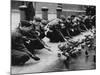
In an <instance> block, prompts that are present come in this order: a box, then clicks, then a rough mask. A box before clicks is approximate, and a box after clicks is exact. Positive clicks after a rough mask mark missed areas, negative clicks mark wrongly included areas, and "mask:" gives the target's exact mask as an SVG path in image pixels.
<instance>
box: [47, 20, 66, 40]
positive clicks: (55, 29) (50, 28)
mask: <svg viewBox="0 0 100 75" xmlns="http://www.w3.org/2000/svg"><path fill="white" fill-rule="evenodd" d="M59 22H60V19H58V18H57V19H54V20H52V21H51V22H49V23H48V25H47V34H46V36H47V37H48V38H49V39H50V42H59V41H61V42H62V41H64V39H63V37H62V36H61V34H60V33H59V30H60V29H61V25H60V24H59Z"/></svg>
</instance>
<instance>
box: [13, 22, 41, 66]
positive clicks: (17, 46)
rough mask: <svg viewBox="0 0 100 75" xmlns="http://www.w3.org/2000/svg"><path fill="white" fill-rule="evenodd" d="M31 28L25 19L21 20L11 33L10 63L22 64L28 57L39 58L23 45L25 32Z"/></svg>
mask: <svg viewBox="0 0 100 75" xmlns="http://www.w3.org/2000/svg"><path fill="white" fill-rule="evenodd" d="M31 29H32V27H31V24H30V23H29V22H27V21H21V23H20V25H19V27H18V28H16V29H15V31H13V32H12V33H11V64H12V65H24V64H25V62H27V61H28V60H29V59H30V57H32V58H33V59H34V60H36V61H37V60H40V58H39V57H37V56H36V55H34V54H32V53H31V52H30V51H29V50H28V49H27V48H26V46H25V44H24V43H25V40H24V39H27V38H26V36H28V34H27V32H29V31H30V30H31Z"/></svg>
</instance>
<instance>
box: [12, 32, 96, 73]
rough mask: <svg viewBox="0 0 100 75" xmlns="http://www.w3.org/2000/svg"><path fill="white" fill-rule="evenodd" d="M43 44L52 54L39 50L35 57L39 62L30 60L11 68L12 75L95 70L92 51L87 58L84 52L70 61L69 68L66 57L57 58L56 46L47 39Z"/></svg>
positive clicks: (79, 37) (82, 36)
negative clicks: (47, 46) (45, 44)
mask: <svg viewBox="0 0 100 75" xmlns="http://www.w3.org/2000/svg"><path fill="white" fill-rule="evenodd" d="M88 34H91V33H90V32H85V33H83V34H81V35H79V36H76V37H74V38H73V40H77V39H82V38H84V35H88ZM44 39H45V42H46V43H47V44H48V45H49V46H51V49H52V52H49V51H47V50H46V49H42V50H39V51H38V52H37V55H38V56H39V57H40V58H41V60H40V61H34V60H33V59H30V60H29V61H28V62H26V64H25V65H24V66H12V67H11V72H12V74H18V73H37V72H51V71H63V70H66V71H68V70H87V69H95V63H94V62H93V55H94V54H95V53H94V51H90V52H89V57H86V56H85V54H84V51H82V54H81V55H80V56H78V57H77V58H75V59H72V60H71V63H70V64H69V68H68V67H66V66H65V64H64V60H65V59H66V57H64V56H61V57H58V55H57V54H58V47H57V46H58V44H59V43H50V42H48V41H49V40H48V39H47V38H44Z"/></svg>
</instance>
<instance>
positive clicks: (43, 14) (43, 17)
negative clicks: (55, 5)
mask: <svg viewBox="0 0 100 75" xmlns="http://www.w3.org/2000/svg"><path fill="white" fill-rule="evenodd" d="M41 10H42V19H44V20H48V8H47V7H42V8H41Z"/></svg>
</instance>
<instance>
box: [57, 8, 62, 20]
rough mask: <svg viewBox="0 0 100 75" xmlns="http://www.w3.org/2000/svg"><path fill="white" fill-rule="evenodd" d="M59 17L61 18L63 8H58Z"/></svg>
mask: <svg viewBox="0 0 100 75" xmlns="http://www.w3.org/2000/svg"><path fill="white" fill-rule="evenodd" d="M56 11H57V18H60V16H61V15H62V8H57V9H56Z"/></svg>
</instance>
